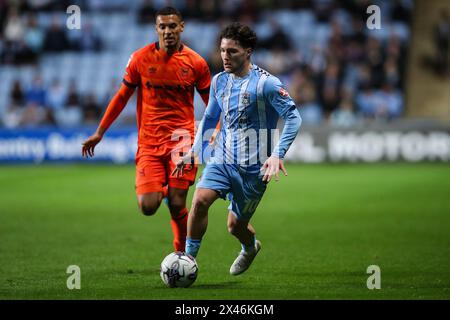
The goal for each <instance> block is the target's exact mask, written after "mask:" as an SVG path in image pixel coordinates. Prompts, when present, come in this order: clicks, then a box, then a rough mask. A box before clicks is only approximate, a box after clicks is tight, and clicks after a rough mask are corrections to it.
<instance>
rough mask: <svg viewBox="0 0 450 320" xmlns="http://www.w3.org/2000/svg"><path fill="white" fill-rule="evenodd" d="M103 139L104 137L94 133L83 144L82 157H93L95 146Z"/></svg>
mask: <svg viewBox="0 0 450 320" xmlns="http://www.w3.org/2000/svg"><path fill="white" fill-rule="evenodd" d="M102 138H103V136H102V135H100V134H98V133H94V134H93V135H92V136H90V137H89V138H88V139H87V140H86V141H84V142H83V143H82V146H83V147H82V148H81V155H82V156H83V157H86V158H89V157H93V156H94V149H95V146H96V145H97V144H98V143H99V142H100V141H101V140H102Z"/></svg>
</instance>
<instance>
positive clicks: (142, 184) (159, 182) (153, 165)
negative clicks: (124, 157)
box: [136, 155, 167, 195]
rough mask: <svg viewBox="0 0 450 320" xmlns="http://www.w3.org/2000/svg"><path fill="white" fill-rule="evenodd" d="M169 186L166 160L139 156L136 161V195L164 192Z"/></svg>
mask: <svg viewBox="0 0 450 320" xmlns="http://www.w3.org/2000/svg"><path fill="white" fill-rule="evenodd" d="M166 184H167V172H166V166H165V160H164V159H163V158H161V157H155V156H150V155H145V156H139V157H138V158H137V160H136V194H137V195H143V194H147V193H154V192H160V193H162V192H163V187H164V185H166Z"/></svg>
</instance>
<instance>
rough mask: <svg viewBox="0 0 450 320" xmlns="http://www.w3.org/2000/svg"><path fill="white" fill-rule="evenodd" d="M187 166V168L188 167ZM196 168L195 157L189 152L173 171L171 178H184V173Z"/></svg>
mask: <svg viewBox="0 0 450 320" xmlns="http://www.w3.org/2000/svg"><path fill="white" fill-rule="evenodd" d="M186 164H187V166H186ZM193 167H194V155H193V154H192V152H189V153H188V154H187V155H185V156H184V157H182V158H181V159H180V160H179V161H178V162H177V166H176V167H175V169H173V171H172V173H171V174H170V176H171V177H174V176H175V177H177V178H179V177H182V176H183V174H184V171H189V170H192V168H193Z"/></svg>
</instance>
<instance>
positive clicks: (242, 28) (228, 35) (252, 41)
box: [220, 22, 258, 50]
mask: <svg viewBox="0 0 450 320" xmlns="http://www.w3.org/2000/svg"><path fill="white" fill-rule="evenodd" d="M223 38H225V39H232V40H235V41H238V42H239V44H240V45H241V46H242V47H243V48H245V49H247V48H251V49H252V50H254V49H255V47H256V42H257V41H258V38H257V37H256V33H255V32H254V31H253V30H252V29H251V28H250V27H249V26H246V25H243V24H241V23H239V22H233V23H232V24H230V25H228V26H227V27H226V28H225V29H223V30H222V32H221V34H220V41H222V39H223Z"/></svg>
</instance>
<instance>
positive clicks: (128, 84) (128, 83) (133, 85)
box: [122, 79, 139, 89]
mask: <svg viewBox="0 0 450 320" xmlns="http://www.w3.org/2000/svg"><path fill="white" fill-rule="evenodd" d="M122 82H123V84H124V85H126V86H127V87H129V88H132V89H135V88H137V87H138V86H139V85H137V84H133V83H130V82H128V81H127V80H125V79H123V80H122Z"/></svg>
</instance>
